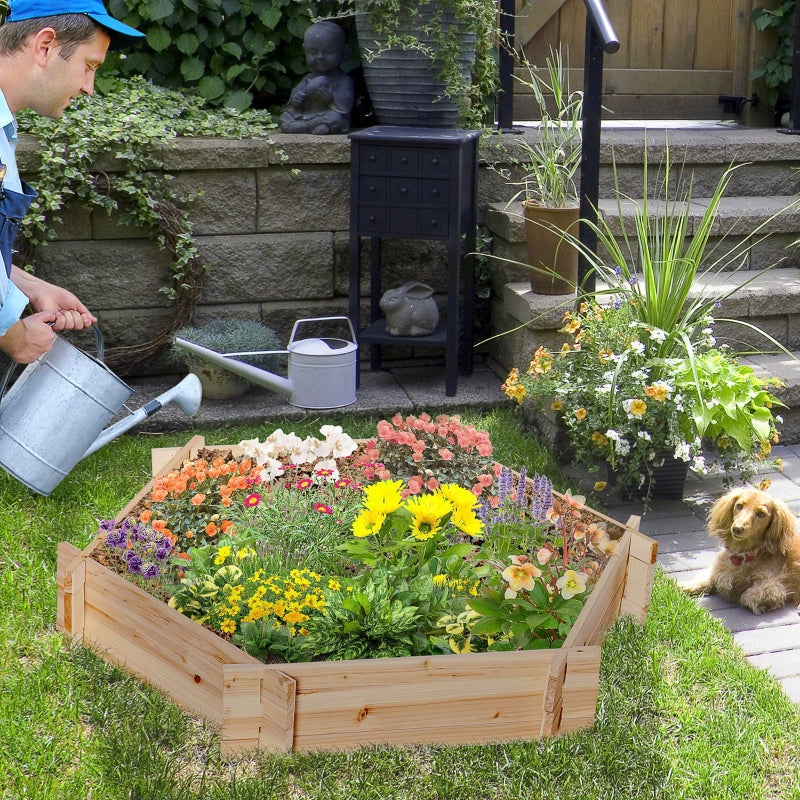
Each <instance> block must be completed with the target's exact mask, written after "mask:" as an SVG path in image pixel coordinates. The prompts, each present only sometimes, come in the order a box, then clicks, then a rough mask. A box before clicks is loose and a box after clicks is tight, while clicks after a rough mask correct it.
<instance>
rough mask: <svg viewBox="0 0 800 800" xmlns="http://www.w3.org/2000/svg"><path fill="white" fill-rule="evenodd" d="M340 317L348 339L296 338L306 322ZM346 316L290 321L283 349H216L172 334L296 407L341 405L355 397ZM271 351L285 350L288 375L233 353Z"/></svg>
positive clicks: (180, 342) (355, 354)
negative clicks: (290, 330) (285, 348)
mask: <svg viewBox="0 0 800 800" xmlns="http://www.w3.org/2000/svg"><path fill="white" fill-rule="evenodd" d="M332 320H344V321H346V322H347V325H348V327H349V329H350V334H351V336H352V337H353V338H352V340H350V341H348V340H347V339H333V338H327V337H326V338H324V339H299V340H295V336H296V334H297V329H298V327H299V326H300V325H302V324H303V323H306V322H329V321H332ZM355 339H356V335H355V332H354V331H353V325H352V323H351V322H350V318H349V317H312V318H310V319H299V320H297V322H295V323H294V327H293V328H292V335H291V337H290V339H289V347H288V349H287V350H256V351H251V352H241V353H217V352H216V350H209V349H208V348H207V347H201V346H200V345H198V344H195V343H194V342H188V341H186V340H185V339H180V338H176V339H175V344H176V345H177V346H178V347H180V348H183V349H184V350H188V351H189V352H190V353H194V355H196V356H200V357H202V358H205V359H208V361H210V362H211V363H212V364H216V365H217V366H218V367H221V368H222V369H226V370H228V371H229V372H233V373H234V374H236V375H241V376H242V377H243V378H247V380H249V381H252V382H253V383H256V384H258V385H259V386H265V387H266V388H267V389H272V391H274V392H278V393H279V394H282V395H285V396H286V397H288V398H289V402H290V403H291V404H292V405H293V406H299V407H300V408H341V407H342V406H349V405H350V404H351V403H355V401H356V377H357V373H356V370H357V367H358V362H357V357H358V345H357V344H356V341H355ZM272 353H288V354H289V367H288V375H289V377H288V378H282V377H281V376H280V375H273V374H272V373H271V372H267V370H265V369H259V368H258V367H254V366H253V365H252V364H248V363H246V362H244V361H239V360H238V359H236V358H233V356H258V355H268V354H272Z"/></svg>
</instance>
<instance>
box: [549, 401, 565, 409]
mask: <svg viewBox="0 0 800 800" xmlns="http://www.w3.org/2000/svg"><path fill="white" fill-rule="evenodd" d="M550 408H552V409H553V411H561V409H562V408H564V401H563V400H553V402H552V403H550Z"/></svg>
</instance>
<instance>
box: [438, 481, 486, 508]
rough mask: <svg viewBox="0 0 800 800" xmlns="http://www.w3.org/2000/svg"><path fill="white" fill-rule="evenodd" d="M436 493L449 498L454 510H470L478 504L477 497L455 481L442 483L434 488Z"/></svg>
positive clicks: (446, 498)
mask: <svg viewBox="0 0 800 800" xmlns="http://www.w3.org/2000/svg"><path fill="white" fill-rule="evenodd" d="M436 494H439V495H441V496H442V497H444V498H445V500H449V501H450V502H451V503H452V504H453V507H454V508H455V509H456V511H460V510H463V511H471V510H472V509H473V508H475V507H476V506H477V505H478V498H477V497H475V495H474V494H473V493H472V492H471V491H470V490H469V489H465V488H464V487H463V486H459V485H458V484H457V483H444V484H442V485H441V486H440V487H439V488H438V489H437V490H436Z"/></svg>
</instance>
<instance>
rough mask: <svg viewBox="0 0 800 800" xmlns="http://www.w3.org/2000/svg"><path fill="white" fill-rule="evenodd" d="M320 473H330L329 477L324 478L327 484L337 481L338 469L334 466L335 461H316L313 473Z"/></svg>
mask: <svg viewBox="0 0 800 800" xmlns="http://www.w3.org/2000/svg"><path fill="white" fill-rule="evenodd" d="M321 471H324V472H330V475H325V476H324V478H325V480H326V481H328V483H333V482H334V481H338V480H339V468H338V467H337V466H336V460H335V459H333V458H326V459H322V460H321V461H317V463H316V464H314V472H315V473H319V472H321Z"/></svg>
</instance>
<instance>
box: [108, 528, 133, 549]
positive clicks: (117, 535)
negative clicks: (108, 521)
mask: <svg viewBox="0 0 800 800" xmlns="http://www.w3.org/2000/svg"><path fill="white" fill-rule="evenodd" d="M127 541H128V537H127V535H126V532H125V530H124V528H112V529H111V530H107V531H106V544H107V545H108V546H109V547H125V545H126V544H127Z"/></svg>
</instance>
